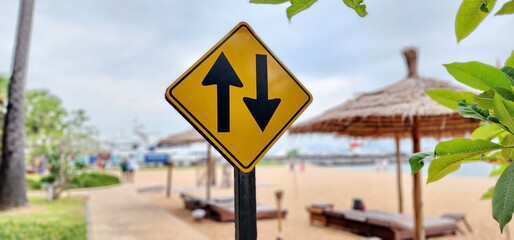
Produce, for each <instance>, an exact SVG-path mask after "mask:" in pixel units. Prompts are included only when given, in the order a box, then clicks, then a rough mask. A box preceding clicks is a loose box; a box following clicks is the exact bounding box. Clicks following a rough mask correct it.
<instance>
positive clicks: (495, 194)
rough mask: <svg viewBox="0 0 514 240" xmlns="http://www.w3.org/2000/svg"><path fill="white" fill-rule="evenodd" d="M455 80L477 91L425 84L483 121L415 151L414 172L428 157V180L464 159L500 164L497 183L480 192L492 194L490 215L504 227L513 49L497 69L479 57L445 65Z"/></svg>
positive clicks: (511, 175) (512, 139)
mask: <svg viewBox="0 0 514 240" xmlns="http://www.w3.org/2000/svg"><path fill="white" fill-rule="evenodd" d="M444 66H445V67H446V70H447V71H448V72H449V73H450V74H451V75H452V76H453V77H454V78H455V79H456V80H458V81H460V82H461V83H463V84H466V85H467V86H470V87H472V88H475V89H477V90H481V91H482V92H481V93H473V92H456V91H450V90H442V89H437V90H429V91H427V92H426V93H427V94H428V95H429V96H430V97H431V98H432V99H433V100H435V101H436V102H438V103H440V104H441V105H444V106H446V107H448V108H450V109H453V110H455V111H457V112H458V113H459V114H460V115H462V116H463V117H465V118H475V119H479V120H481V121H482V126H481V127H479V128H477V129H475V130H474V131H473V133H472V134H471V137H470V139H466V138H456V139H452V140H449V141H443V142H440V143H439V144H437V146H436V147H435V150H434V151H433V152H424V153H416V154H413V155H412V156H411V157H410V159H409V163H410V165H411V170H412V173H415V172H417V171H419V170H420V169H421V168H422V167H423V166H424V164H425V163H427V162H429V161H430V166H429V168H428V180H427V182H429V183H430V182H434V181H437V180H439V179H441V178H443V177H445V176H446V175H448V174H450V173H452V172H454V171H456V170H458V169H459V168H460V166H461V164H463V163H467V162H475V161H484V162H488V163H491V164H496V165H498V166H499V167H498V169H497V170H495V171H493V172H492V173H491V176H500V177H499V179H498V182H497V183H496V185H495V187H492V188H490V189H489V190H488V191H487V192H486V193H485V194H484V195H483V196H482V198H484V199H486V198H492V205H493V217H494V219H496V221H498V223H499V224H500V229H501V230H502V231H503V228H504V227H505V225H506V224H507V223H508V222H510V220H511V218H512V214H513V213H514V197H513V196H514V181H513V180H514V164H511V162H512V161H513V160H514V87H513V86H514V51H513V52H512V54H511V56H510V58H509V59H508V60H507V61H506V63H505V66H504V67H503V68H501V69H497V68H495V67H492V66H489V65H486V64H483V63H480V62H465V63H452V64H446V65H444Z"/></svg>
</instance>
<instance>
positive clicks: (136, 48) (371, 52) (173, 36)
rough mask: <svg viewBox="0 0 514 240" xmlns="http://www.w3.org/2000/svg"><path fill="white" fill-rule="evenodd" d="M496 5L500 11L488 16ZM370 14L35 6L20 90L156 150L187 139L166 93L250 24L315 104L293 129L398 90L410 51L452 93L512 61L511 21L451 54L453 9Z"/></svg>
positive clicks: (452, 4)
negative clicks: (452, 71)
mask: <svg viewBox="0 0 514 240" xmlns="http://www.w3.org/2000/svg"><path fill="white" fill-rule="evenodd" d="M504 2H505V1H499V2H497V6H496V9H499V7H500V6H501V5H502V4H503V3H504ZM18 4H19V1H12V0H0V74H2V75H6V76H8V75H10V72H11V65H12V55H13V47H14V39H15V27H16V23H17V13H18V7H19V6H18ZM366 4H367V11H368V13H369V14H368V16H366V17H365V18H360V17H358V16H357V15H356V14H355V13H354V12H353V10H351V9H349V8H347V7H345V6H344V4H343V3H342V1H340V0H320V1H318V2H317V3H315V4H314V5H313V6H312V7H311V8H310V9H308V10H306V11H304V12H301V13H299V14H298V15H296V16H295V17H293V19H292V21H288V19H287V17H286V14H285V9H286V8H287V7H288V5H289V4H288V3H285V4H281V5H258V4H250V3H248V0H219V1H200V0H188V1H169V0H153V1H147V0H123V1H121V0H88V1H82V0H67V1H61V0H44V1H36V8H35V15H34V24H33V32H32V45H31V52H30V63H29V71H28V77H27V88H29V89H40V88H45V89H49V90H50V91H51V92H52V93H53V94H55V95H57V96H58V97H60V98H61V99H62V100H63V104H64V106H65V107H66V108H68V109H84V110H86V112H87V114H88V115H89V116H90V118H91V121H90V123H91V124H92V125H94V126H95V127H96V128H97V129H98V130H99V134H100V135H99V137H100V138H101V139H103V140H108V139H113V138H120V137H124V136H130V135H131V134H132V131H133V128H134V124H135V121H137V123H138V124H142V125H143V126H144V130H145V131H147V132H148V134H149V135H150V137H151V139H152V140H157V139H158V138H161V137H164V136H166V135H169V134H172V133H175V132H178V131H182V130H184V129H189V128H190V127H189V124H188V123H187V122H186V121H185V120H184V119H182V117H181V116H180V115H179V114H178V113H177V112H176V111H175V110H174V109H173V108H172V107H171V106H170V105H169V104H168V103H167V102H166V101H165V100H164V91H165V89H166V87H168V86H169V85H170V84H171V83H172V82H173V81H175V80H176V79H177V78H178V77H179V76H180V75H181V74H182V73H183V72H185V71H186V70H187V69H188V68H189V67H190V66H191V65H193V64H194V63H195V62H196V61H197V60H198V59H199V58H200V57H201V56H202V55H203V54H204V53H205V52H207V51H208V50H209V49H210V48H211V47H212V46H213V45H214V44H215V43H216V42H217V41H219V40H220V39H221V38H222V37H223V36H225V34H226V33H228V31H230V30H231V29H232V28H233V27H234V26H236V25H237V24H238V23H239V22H241V21H245V22H247V23H249V25H250V26H251V27H252V28H253V30H254V31H255V32H256V33H257V34H258V35H259V37H260V38H261V39H262V40H263V41H264V42H265V43H266V44H267V45H268V47H269V48H270V49H271V50H272V51H273V52H274V53H275V55H277V56H278V58H280V59H281V61H282V62H283V63H284V64H285V65H286V66H287V67H288V68H289V69H290V70H291V72H292V73H293V74H294V75H295V76H296V77H297V78H298V79H299V80H300V81H301V82H302V83H303V84H304V85H305V86H306V87H307V89H309V91H310V92H311V93H312V95H313V96H314V101H313V103H312V104H311V106H310V107H309V108H308V109H307V110H306V111H305V112H304V114H303V115H302V116H301V117H300V118H299V120H298V121H301V120H305V119H308V118H309V117H312V116H315V115H316V114H319V113H321V112H322V111H324V110H326V109H327V108H329V107H331V106H334V105H337V104H338V103H341V102H343V101H344V100H346V99H348V98H351V97H353V96H355V95H356V94H358V93H359V92H365V91H370V90H374V89H377V88H380V87H383V86H385V85H388V84H391V83H393V82H395V81H398V80H400V79H402V78H404V77H405V76H406V68H405V63H404V60H403V57H402V55H401V50H402V49H403V48H404V47H411V46H413V47H417V48H418V50H419V73H420V74H421V75H422V76H427V77H436V78H439V79H443V80H447V81H450V82H452V83H455V84H457V82H456V81H455V80H453V79H452V77H451V76H450V75H449V74H448V73H447V72H446V70H445V69H444V67H443V66H442V64H444V63H451V62H465V61H481V62H485V63H488V64H491V65H495V64H496V63H497V61H500V62H504V61H505V59H506V58H507V57H508V56H509V55H510V53H511V51H512V50H514V46H513V45H512V43H513V42H514V33H513V32H512V27H511V26H512V24H511V23H512V20H514V16H512V15H511V16H502V17H494V16H489V17H488V18H486V19H485V20H484V22H483V23H482V24H481V26H479V27H478V28H477V30H475V31H474V32H473V33H472V34H471V35H470V36H469V37H468V38H466V39H464V40H463V41H462V42H461V43H457V41H456V38H455V35H454V19H455V14H456V12H457V9H458V7H459V4H460V1H447V0H430V1H400V0H390V1H379V2H376V1H366ZM136 119H137V120H136ZM347 142H348V140H345V139H343V140H341V139H337V140H336V139H333V138H330V137H320V136H315V137H312V136H307V137H293V138H292V137H290V136H285V137H284V139H282V140H280V141H279V142H277V146H276V147H275V148H273V149H272V151H280V150H283V149H287V148H292V147H302V146H305V145H309V146H311V147H313V148H322V149H323V148H327V149H331V148H338V149H341V148H346V147H347V146H346V145H347ZM372 144H376V145H377V146H378V147H376V149H382V148H389V147H390V146H392V142H387V141H386V142H381V141H373V143H372ZM404 145H406V147H407V148H408V146H407V145H408V143H404ZM316 146H318V147H316ZM391 150H392V149H391Z"/></svg>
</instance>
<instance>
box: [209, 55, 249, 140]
mask: <svg viewBox="0 0 514 240" xmlns="http://www.w3.org/2000/svg"><path fill="white" fill-rule="evenodd" d="M202 85H204V86H208V85H217V86H218V89H217V90H218V132H230V86H234V87H242V86H243V83H242V82H241V80H239V77H238V76H237V74H236V72H235V71H234V69H233V68H232V66H231V65H230V62H228V59H227V57H225V54H223V53H221V54H220V56H219V57H218V59H216V62H215V63H214V65H212V68H211V70H209V72H208V73H207V76H205V78H204V79H203V81H202Z"/></svg>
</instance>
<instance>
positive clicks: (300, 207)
mask: <svg viewBox="0 0 514 240" xmlns="http://www.w3.org/2000/svg"><path fill="white" fill-rule="evenodd" d="M198 171H200V170H198V169H194V168H182V169H180V168H177V169H174V171H173V183H172V186H173V189H174V190H173V192H172V196H171V198H169V199H168V198H166V197H165V194H164V192H157V193H146V194H145V196H147V197H149V198H150V199H152V200H154V201H155V202H157V203H158V204H159V205H161V206H163V207H165V208H166V209H168V210H169V211H170V212H171V213H172V214H174V215H175V216H177V217H178V218H180V219H182V220H184V221H185V222H186V223H187V224H189V225H190V226H192V227H194V228H196V229H198V230H199V231H200V232H203V233H204V234H206V235H207V236H209V237H210V238H211V239H213V240H216V239H219V240H227V239H234V224H233V223H219V222H215V221H212V220H203V221H201V222H195V221H193V219H192V217H191V213H190V211H189V210H186V209H185V208H184V205H183V202H182V200H181V199H180V197H179V192H180V191H184V190H188V191H189V192H192V193H194V194H197V195H201V194H203V193H204V190H203V189H194V186H195V184H196V177H197V176H198V175H199V173H198ZM256 173H257V175H256V178H257V201H258V202H261V203H265V204H269V205H275V196H274V192H275V191H276V190H279V189H280V190H283V191H284V193H285V195H284V199H283V204H282V205H283V206H284V207H285V208H286V209H287V210H288V215H287V218H286V219H285V220H284V221H283V231H282V233H280V236H281V237H282V238H283V239H287V240H293V239H294V240H297V239H308V240H311V239H319V240H332V239H334V240H335V239H338V240H340V239H350V240H351V239H364V237H363V236H359V235H355V234H352V233H349V232H345V231H342V230H340V229H337V228H332V227H330V228H326V227H323V226H312V225H310V224H309V221H308V214H307V212H306V210H305V207H306V206H307V205H310V204H311V203H314V202H331V203H333V204H334V207H335V209H348V208H350V207H351V205H352V199H353V198H361V199H362V200H363V201H364V203H365V205H366V208H367V209H377V210H383V211H391V212H395V211H397V209H398V202H397V195H396V191H397V190H396V182H395V179H396V178H395V174H394V172H392V171H390V172H385V173H384V172H366V171H357V170H345V169H334V168H324V167H317V166H311V165H308V166H307V167H306V169H305V171H303V172H301V171H294V172H292V171H290V170H289V169H288V167H287V166H266V167H260V168H257V172H256ZM219 174H220V169H218V176H220V175H219ZM136 179H137V181H138V182H146V183H158V184H163V185H164V184H165V181H166V172H165V171H164V170H162V169H161V170H144V171H139V172H138V173H137V176H136ZM494 183H495V181H494V180H493V179H487V178H466V177H451V176H450V177H446V178H444V179H442V180H440V181H438V182H435V183H431V184H428V185H425V186H424V187H423V199H424V213H425V216H441V215H442V214H444V213H463V214H465V215H466V218H467V220H468V221H469V223H470V224H471V226H472V228H473V230H474V232H473V233H469V232H468V231H467V230H466V228H465V227H464V225H462V223H460V225H459V226H460V228H461V229H463V230H464V231H465V235H463V234H457V235H456V236H445V237H438V238H434V239H441V240H442V239H453V240H458V239H477V240H487V239H508V238H507V233H508V231H507V233H504V234H503V235H502V234H500V230H499V227H498V224H497V223H496V222H495V221H494V220H493V218H492V216H491V201H490V200H480V197H481V195H482V194H483V193H484V192H485V191H486V190H487V189H488V188H489V187H490V186H493V185H494ZM403 184H404V199H405V207H404V208H405V209H406V211H405V212H406V213H407V214H412V196H411V188H412V178H411V176H410V175H408V174H405V175H403ZM232 191H233V190H232V189H231V188H216V189H214V190H213V195H215V196H221V195H230V194H232ZM257 231H258V239H276V238H277V236H279V232H278V228H277V221H276V220H259V221H258V226H257Z"/></svg>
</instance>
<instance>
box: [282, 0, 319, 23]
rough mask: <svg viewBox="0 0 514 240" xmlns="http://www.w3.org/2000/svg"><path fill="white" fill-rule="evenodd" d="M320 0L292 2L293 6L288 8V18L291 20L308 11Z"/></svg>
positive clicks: (294, 0) (292, 0) (293, 0)
mask: <svg viewBox="0 0 514 240" xmlns="http://www.w3.org/2000/svg"><path fill="white" fill-rule="evenodd" d="M317 1H318V0H291V6H290V7H288V8H287V10H286V13H287V18H289V20H291V18H292V17H293V16H294V15H296V14H297V13H299V12H301V11H303V10H306V9H308V8H310V7H311V6H312V4H314V3H315V2H317Z"/></svg>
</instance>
